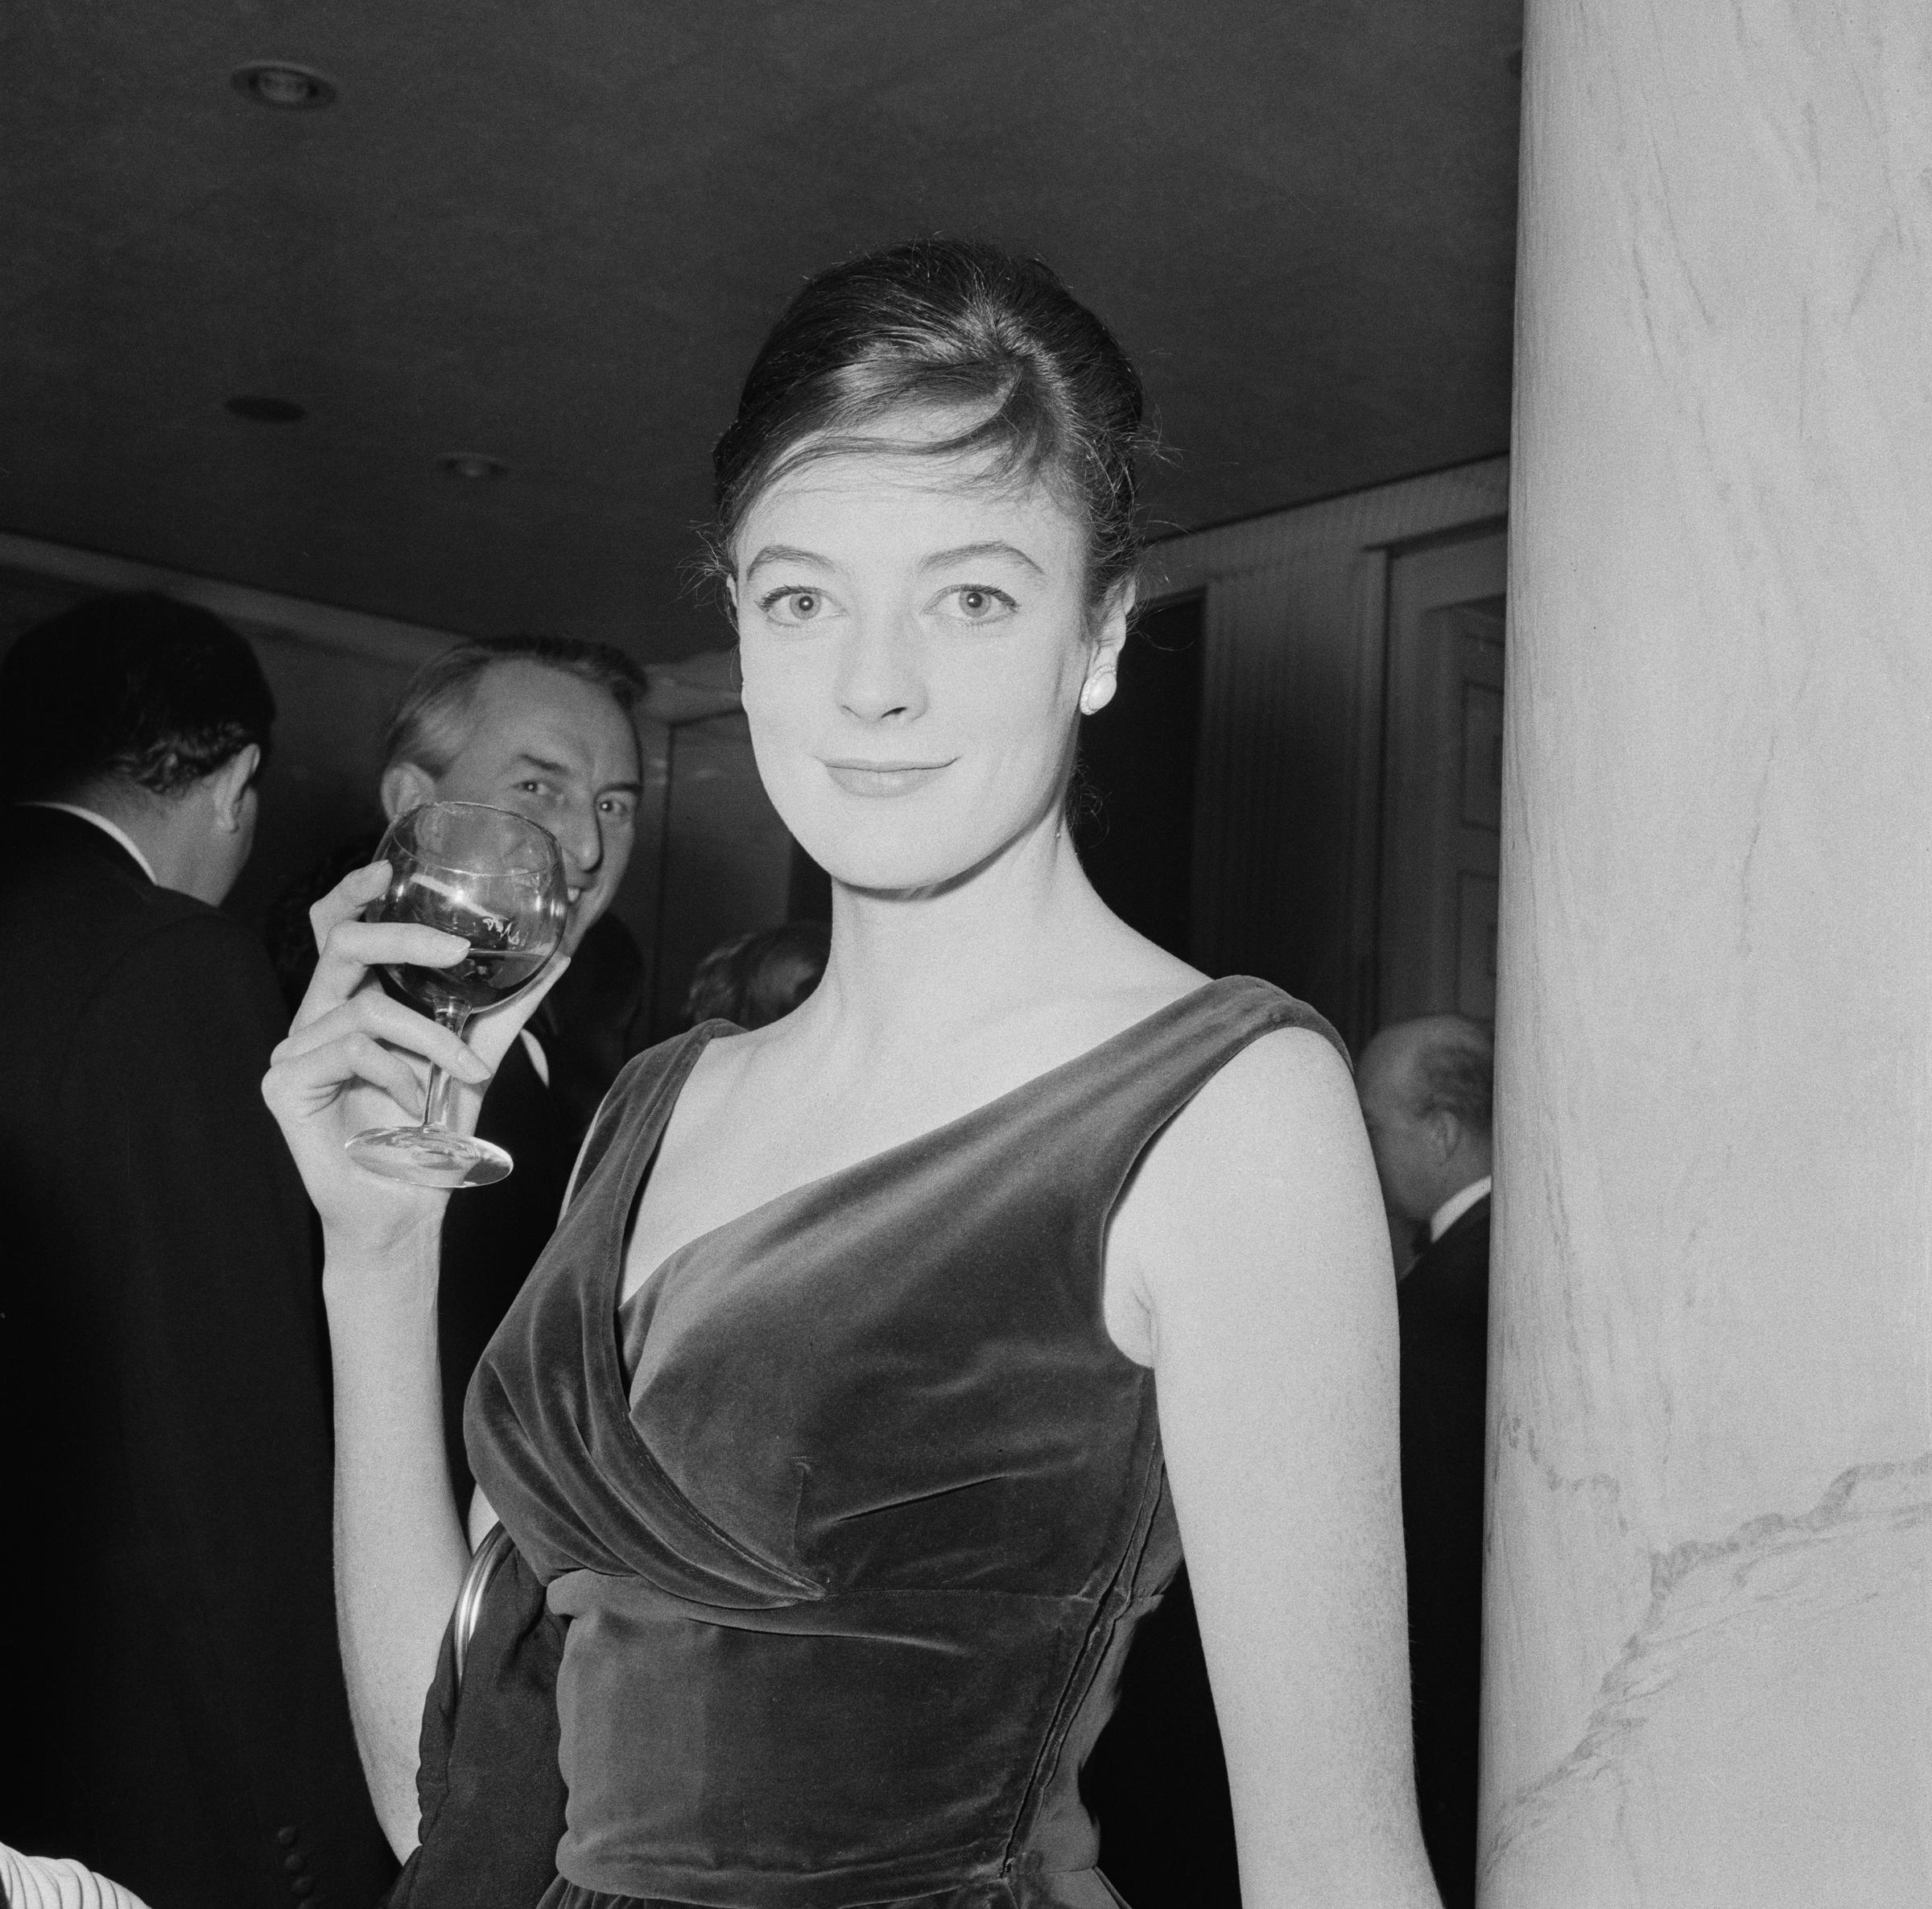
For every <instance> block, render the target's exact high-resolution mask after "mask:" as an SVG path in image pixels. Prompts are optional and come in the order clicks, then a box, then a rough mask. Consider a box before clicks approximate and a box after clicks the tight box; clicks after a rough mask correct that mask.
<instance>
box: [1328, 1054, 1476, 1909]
mask: <svg viewBox="0 0 1932 1909" xmlns="http://www.w3.org/2000/svg"><path fill="white" fill-rule="evenodd" d="M1494 1065H1495V1063H1494V1059H1493V1049H1492V1041H1491V1037H1490V1035H1489V1033H1488V1029H1485V1028H1484V1026H1483V1025H1481V1024H1480V1022H1477V1021H1473V1020H1465V1019H1463V1017H1462V1016H1459V1015H1439V1016H1432V1017H1430V1018H1429V1019H1426V1020H1410V1021H1402V1022H1399V1023H1397V1025H1395V1026H1393V1027H1389V1028H1385V1029H1383V1030H1382V1031H1381V1033H1379V1034H1377V1036H1376V1037H1375V1038H1374V1040H1373V1041H1370V1042H1369V1045H1368V1047H1367V1048H1366V1049H1364V1052H1363V1054H1362V1058H1361V1064H1360V1066H1359V1067H1358V1068H1357V1070H1356V1091H1357V1092H1358V1093H1359V1094H1360V1098H1361V1103H1362V1115H1363V1118H1364V1120H1365V1121H1366V1123H1367V1124H1368V1128H1369V1140H1370V1143H1371V1144H1372V1145H1373V1148H1374V1149H1375V1162H1376V1169H1377V1173H1379V1175H1380V1176H1381V1183H1382V1197H1383V1199H1384V1200H1385V1202H1386V1203H1387V1206H1388V1208H1389V1212H1390V1214H1392V1215H1393V1216H1394V1217H1395V1218H1397V1219H1398V1220H1403V1221H1408V1222H1410V1223H1413V1224H1414V1226H1415V1227H1417V1229H1418V1246H1419V1247H1420V1248H1421V1250H1420V1251H1419V1252H1418V1255H1417V1257H1416V1258H1415V1260H1414V1261H1413V1263H1412V1264H1410V1266H1409V1268H1408V1269H1407V1270H1406V1272H1405V1273H1404V1274H1403V1275H1402V1281H1401V1284H1400V1285H1399V1286H1398V1287H1397V1290H1396V1312H1397V1318H1398V1320H1399V1321H1400V1327H1401V1336H1402V1535H1403V1539H1404V1548H1405V1550H1406V1553H1407V1559H1408V1569H1409V1660H1410V1687H1411V1690H1412V1693H1413V1701H1414V1718H1415V1776H1416V1799H1417V1801H1418V1804H1419V1805H1420V1808H1421V1812H1422V1836H1423V1840H1424V1841H1426V1844H1427V1845H1428V1848H1429V1857H1430V1862H1431V1863H1432V1864H1433V1865H1434V1866H1435V1876H1436V1883H1437V1886H1438V1887H1439V1889H1440V1890H1442V1894H1443V1903H1445V1904H1446V1905H1447V1909H1464V1906H1467V1905H1472V1904H1473V1903H1475V1900H1476V1748H1477V1735H1476V1721H1477V1710H1478V1705H1479V1702H1480V1697H1481V1693H1482V1640H1483V1476H1484V1471H1483V1441H1484V1431H1485V1429H1486V1425H1487V1413H1486V1410H1485V1407H1484V1381H1485V1377H1486V1360H1487V1358H1488V1342H1489V1169H1490V1137H1489V1130H1490V1103H1491V1094H1492V1078H1493V1072H1494Z"/></svg>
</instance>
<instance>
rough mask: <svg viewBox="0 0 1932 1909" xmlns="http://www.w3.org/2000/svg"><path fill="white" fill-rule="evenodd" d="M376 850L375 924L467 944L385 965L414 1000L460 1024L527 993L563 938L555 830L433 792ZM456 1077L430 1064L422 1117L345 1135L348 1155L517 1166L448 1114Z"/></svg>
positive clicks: (462, 1182)
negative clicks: (381, 880)
mask: <svg viewBox="0 0 1932 1909" xmlns="http://www.w3.org/2000/svg"><path fill="white" fill-rule="evenodd" d="M376 859H377V860H378V861H385V862H387V863H388V864H389V868H390V876H389V886H388V888H387V889H385V890H384V891H383V893H382V894H381V895H380V896H379V897H378V898H377V899H376V900H375V901H372V902H371V903H370V904H369V906H368V907H367V908H366V909H365V910H364V911H363V918H364V920H365V921H370V922H423V923H424V924H426V925H427V926H429V927H431V928H440V929H441V930H443V932H444V934H457V935H460V936H461V937H462V938H463V939H464V941H466V942H469V953H468V954H467V955H464V957H463V959H461V960H460V961H458V962H456V963H453V964H452V966H450V967H419V966H418V965H417V964H416V963H413V962H392V963H386V964H385V967H384V972H385V973H386V974H387V975H388V976H389V978H390V981H391V982H393V983H394V985H395V987H396V988H397V989H398V991H399V992H401V993H402V994H403V995H404V996H406V997H407V999H408V1000H410V1001H411V1003H412V1004H415V1006H417V1007H419V1008H422V1009H423V1011H424V1012H426V1013H427V1014H429V1015H431V1016H433V1017H434V1018H435V1020H436V1021H437V1023H438V1024H439V1025H441V1026H443V1027H446V1028H448V1029H449V1031H450V1032H451V1033H452V1034H460V1033H462V1032H463V1029H464V1024H465V1023H466V1022H467V1021H468V1020H469V1017H470V1016H471V1015H472V1014H473V1013H475V1012H477V1011H478V1010H479V1009H481V1008H493V1007H496V1006H497V1005H499V1004H501V1003H502V1002H504V1001H507V1000H510V998H511V996H514V995H518V994H521V993H522V992H523V990H524V989H525V988H526V987H529V985H530V983H531V982H533V981H534V980H535V979H536V978H537V976H538V975H540V974H541V973H542V972H543V969H544V967H545V965H546V964H547V963H548V961H549V960H550V958H551V955H554V954H555V953H556V951H557V948H558V946H559V944H560V942H562V940H563V938H564V917H565V916H566V915H567V914H568V912H569V897H568V892H567V890H566V889H565V886H564V856H563V852H562V851H561V850H560V849H559V847H557V839H556V837H555V836H554V835H551V832H550V831H549V830H548V829H546V828H541V827H539V826H538V825H537V824H536V823H534V822H531V821H530V820H529V819H528V818H526V817H524V816H522V815H518V814H513V813H512V812H511V811H510V810H508V809H493V808H491V807H489V806H487V805H486V804H485V803H482V802H425V803H423V806H421V807H420V808H417V809H411V810H410V811H409V813H408V814H407V815H403V816H398V818H397V819H396V820H395V821H394V822H393V823H390V828H389V833H388V834H387V835H385V836H384V837H383V838H382V847H380V848H378V850H377V851H376ZM448 1100H449V1082H448V1076H447V1075H445V1074H444V1071H443V1070H442V1069H441V1068H440V1067H438V1066H435V1065H434V1064H433V1063H432V1064H431V1067H430V1070H429V1085H428V1087H427V1091H426V1092H425V1095H424V1097H423V1119H422V1124H420V1125H419V1126H416V1127H372V1128H368V1129H367V1130H366V1131H365V1132H361V1133H359V1134H357V1136H355V1138H354V1139H353V1140H350V1141H349V1142H348V1143H347V1145H348V1148H349V1155H350V1157H351V1158H353V1160H355V1161H357V1163H358V1164H359V1165H362V1166H365V1167H367V1168H368V1169H369V1171H370V1172H371V1173H380V1174H382V1175H383V1177H385V1178H386V1179H390V1180H407V1181H409V1182H410V1183H411V1185H415V1186H447V1187H458V1186H487V1185H489V1183H490V1182H491V1181H493V1180H501V1179H502V1177H504V1175H505V1174H506V1173H509V1171H510V1168H511V1165H512V1164H513V1163H512V1161H511V1160H510V1156H509V1154H507V1153H506V1152H504V1150H503V1149H502V1148H501V1147H498V1146H495V1145H493V1144H491V1143H490V1142H489V1141H488V1140H478V1139H477V1138H476V1137H475V1136H473V1135H469V1134H460V1133H456V1132H453V1131H452V1129H451V1128H450V1127H449V1126H448Z"/></svg>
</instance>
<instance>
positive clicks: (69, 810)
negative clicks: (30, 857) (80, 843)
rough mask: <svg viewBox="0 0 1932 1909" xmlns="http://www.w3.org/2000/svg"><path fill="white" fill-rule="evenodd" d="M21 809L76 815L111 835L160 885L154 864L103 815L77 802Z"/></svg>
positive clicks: (25, 805) (38, 804)
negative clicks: (48, 810)
mask: <svg viewBox="0 0 1932 1909" xmlns="http://www.w3.org/2000/svg"><path fill="white" fill-rule="evenodd" d="M20 806H21V807H22V808H23V809H58V810H60V813H61V814H63V815H78V816H79V817H80V818H81V820H82V821H83V822H91V823H93V825H94V827H96V828H97V829H102V830H105V831H106V833H107V834H109V835H112V836H113V837H114V839H115V840H116V841H117V842H118V843H120V844H121V846H122V847H123V848H125V849H126V851H127V852H128V853H129V854H130V855H131V856H133V857H134V860H135V861H137V862H138V864H140V867H141V872H142V874H143V875H145V876H147V879H148V880H150V881H151V882H152V883H153V884H155V887H156V888H159V887H160V885H161V879H160V877H159V876H158V875H156V874H155V864H153V863H152V862H151V861H150V860H148V859H147V856H144V855H143V854H142V852H141V847H140V844H139V843H137V842H136V841H135V839H134V837H133V836H132V835H130V834H129V833H128V832H127V831H126V829H124V828H122V827H121V826H120V824H119V823H114V822H109V820H108V818H106V817H105V815H97V814H95V812H94V811H93V810H92V809H84V808H82V807H81V805H80V804H79V803H78V802H23V803H22V804H21V805H20Z"/></svg>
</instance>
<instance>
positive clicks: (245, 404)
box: [228, 398, 308, 424]
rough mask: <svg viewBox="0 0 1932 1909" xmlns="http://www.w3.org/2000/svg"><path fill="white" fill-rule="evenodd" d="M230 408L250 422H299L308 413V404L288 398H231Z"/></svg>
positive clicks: (239, 416) (238, 416)
mask: <svg viewBox="0 0 1932 1909" xmlns="http://www.w3.org/2000/svg"><path fill="white" fill-rule="evenodd" d="M228 408H229V410H231V411H233V413H234V414H235V415H236V416H237V418H247V420H248V421H249V423H250V424H299V423H301V422H302V420H303V418H306V417H307V416H308V408H307V406H303V405H299V404H297V403H295V402H294V400H293V399H291V398H229V401H228Z"/></svg>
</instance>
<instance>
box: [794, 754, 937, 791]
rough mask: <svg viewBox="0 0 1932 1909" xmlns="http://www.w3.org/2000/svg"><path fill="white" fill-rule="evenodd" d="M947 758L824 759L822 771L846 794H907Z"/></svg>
mask: <svg viewBox="0 0 1932 1909" xmlns="http://www.w3.org/2000/svg"><path fill="white" fill-rule="evenodd" d="M951 767H952V764H951V763H950V762H859V761H843V762H828V763H827V764H826V765H825V773H827V774H828V775H829V776H830V777H832V781H835V782H836V783H837V784H838V785H839V787H840V788H841V789H843V790H844V791H845V793H846V794H848V795H910V794H912V793H913V791H914V790H918V789H923V788H924V787H925V786H926V785H927V783H928V782H930V781H931V780H932V779H933V777H935V776H936V775H938V774H939V772H940V771H941V770H942V769H950V768H951Z"/></svg>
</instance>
